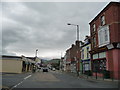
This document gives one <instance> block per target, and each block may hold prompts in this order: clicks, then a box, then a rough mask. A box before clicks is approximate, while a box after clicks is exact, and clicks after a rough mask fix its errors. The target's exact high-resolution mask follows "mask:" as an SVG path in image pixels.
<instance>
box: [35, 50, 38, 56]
mask: <svg viewBox="0 0 120 90" xmlns="http://www.w3.org/2000/svg"><path fill="white" fill-rule="evenodd" d="M37 52H38V49H36V52H35V57H37Z"/></svg>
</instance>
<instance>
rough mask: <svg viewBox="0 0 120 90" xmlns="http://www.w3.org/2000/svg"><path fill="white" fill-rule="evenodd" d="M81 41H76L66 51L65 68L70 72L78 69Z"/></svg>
mask: <svg viewBox="0 0 120 90" xmlns="http://www.w3.org/2000/svg"><path fill="white" fill-rule="evenodd" d="M81 43H82V42H81V41H76V42H75V44H72V46H71V48H69V49H68V50H67V51H66V55H65V58H66V70H67V71H71V72H74V73H76V72H79V71H80V44H81Z"/></svg>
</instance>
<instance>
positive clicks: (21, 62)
mask: <svg viewBox="0 0 120 90" xmlns="http://www.w3.org/2000/svg"><path fill="white" fill-rule="evenodd" d="M0 61H1V62H2V70H1V71H0V72H3V73H22V72H28V71H31V70H32V67H33V66H34V65H35V61H34V60H31V59H29V58H26V57H25V56H7V55H2V58H1V60H0Z"/></svg>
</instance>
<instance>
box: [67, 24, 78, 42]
mask: <svg viewBox="0 0 120 90" xmlns="http://www.w3.org/2000/svg"><path fill="white" fill-rule="evenodd" d="M67 25H73V26H77V41H79V25H77V24H71V23H68V24H67Z"/></svg>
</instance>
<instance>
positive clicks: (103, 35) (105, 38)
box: [98, 25, 110, 47]
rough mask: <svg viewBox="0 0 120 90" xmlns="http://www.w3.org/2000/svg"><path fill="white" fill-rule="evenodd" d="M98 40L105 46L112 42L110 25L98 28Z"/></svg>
mask: <svg viewBox="0 0 120 90" xmlns="http://www.w3.org/2000/svg"><path fill="white" fill-rule="evenodd" d="M98 41H99V47H102V46H105V45H107V44H109V43H110V35H109V25H105V26H100V27H99V28H98Z"/></svg>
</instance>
